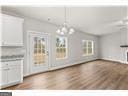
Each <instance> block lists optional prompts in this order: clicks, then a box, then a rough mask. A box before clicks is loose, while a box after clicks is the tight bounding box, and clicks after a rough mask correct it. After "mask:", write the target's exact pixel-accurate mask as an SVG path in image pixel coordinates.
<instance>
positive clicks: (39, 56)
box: [29, 33, 49, 74]
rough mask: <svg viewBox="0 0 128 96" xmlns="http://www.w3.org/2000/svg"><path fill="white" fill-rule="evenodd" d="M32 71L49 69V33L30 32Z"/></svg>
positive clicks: (37, 71)
mask: <svg viewBox="0 0 128 96" xmlns="http://www.w3.org/2000/svg"><path fill="white" fill-rule="evenodd" d="M29 37H30V38H29V39H30V40H29V50H30V56H29V57H30V73H31V74H33V73H39V72H43V71H46V70H48V66H49V56H48V55H49V42H48V41H49V40H48V35H47V34H42V33H30V36H29Z"/></svg>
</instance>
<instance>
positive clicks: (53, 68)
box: [24, 59, 98, 78]
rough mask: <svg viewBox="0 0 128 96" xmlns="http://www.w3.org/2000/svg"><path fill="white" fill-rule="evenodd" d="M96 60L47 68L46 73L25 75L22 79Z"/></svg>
mask: <svg viewBox="0 0 128 96" xmlns="http://www.w3.org/2000/svg"><path fill="white" fill-rule="evenodd" d="M96 60H98V59H93V60H89V61H80V62H75V63H72V64H65V65H60V66H55V67H51V68H49V69H48V70H46V71H42V72H39V73H35V74H29V75H28V74H27V75H25V76H24V78H25V77H29V76H33V75H36V74H40V73H44V72H49V71H53V70H57V69H62V68H66V67H70V66H75V65H80V64H84V63H88V62H92V61H96Z"/></svg>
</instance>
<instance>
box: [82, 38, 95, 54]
mask: <svg viewBox="0 0 128 96" xmlns="http://www.w3.org/2000/svg"><path fill="white" fill-rule="evenodd" d="M82 43H83V45H82V47H83V56H87V55H93V41H91V40H83V41H82Z"/></svg>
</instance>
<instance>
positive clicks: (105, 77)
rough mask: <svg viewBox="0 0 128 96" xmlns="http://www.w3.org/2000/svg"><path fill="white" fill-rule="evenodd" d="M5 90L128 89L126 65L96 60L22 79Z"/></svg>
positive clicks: (127, 67)
mask: <svg viewBox="0 0 128 96" xmlns="http://www.w3.org/2000/svg"><path fill="white" fill-rule="evenodd" d="M6 89H8V90H9V89H11V90H14V89H17V90H22V89H28V90H29V89H53V90H62V89H64V90H65V89H67V90H68V89H69V90H72V89H73V90H84V89H89V90H90V89H92V90H93V89H94V90H99V89H101V90H102V89H107V90H111V89H122V90H125V89H128V65H126V64H121V63H116V62H110V61H104V60H97V61H93V62H88V63H85V64H81V65H75V66H72V67H67V68H63V69H59V70H55V71H50V72H46V73H41V74H36V75H33V76H29V77H26V78H24V82H23V83H22V84H19V85H16V86H12V87H9V88H6Z"/></svg>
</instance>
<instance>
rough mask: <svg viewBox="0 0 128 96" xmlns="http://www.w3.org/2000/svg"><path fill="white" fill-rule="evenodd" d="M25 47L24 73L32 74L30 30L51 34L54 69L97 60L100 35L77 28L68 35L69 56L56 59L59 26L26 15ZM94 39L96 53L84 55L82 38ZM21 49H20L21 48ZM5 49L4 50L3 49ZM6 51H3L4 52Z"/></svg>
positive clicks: (51, 56) (51, 57) (7, 50)
mask: <svg viewBox="0 0 128 96" xmlns="http://www.w3.org/2000/svg"><path fill="white" fill-rule="evenodd" d="M4 13H6V14H11V15H15V16H17V14H14V13H11V12H4ZM24 19H25V20H24V26H23V27H24V28H23V30H24V33H23V34H24V49H25V50H26V54H25V58H24V75H25V76H26V75H29V74H30V62H29V55H28V53H29V52H28V51H29V50H28V49H27V38H28V37H27V33H28V31H37V32H42V33H49V34H50V39H51V40H50V41H51V42H50V50H51V51H50V68H51V69H54V68H56V67H62V66H68V65H71V64H77V63H81V62H86V61H90V60H95V59H97V58H98V37H97V36H93V35H89V34H86V33H84V32H81V31H78V30H75V31H76V32H75V33H74V34H73V35H71V36H69V37H68V58H67V59H63V60H56V58H55V52H56V50H55V48H56V47H55V45H56V44H55V43H56V41H55V40H56V30H57V28H58V26H56V25H54V24H51V23H48V22H41V21H39V20H35V19H33V18H27V17H24ZM83 39H85V40H86V39H87V40H93V41H94V49H95V50H94V55H93V56H89V57H83V56H82V40H83ZM14 49H15V48H12V49H10V48H7V49H6V53H10V52H11V51H12V50H13V52H14ZM21 49H22V48H21ZM21 49H20V50H21ZM3 51H4V50H3ZM4 53H5V52H3V54H4Z"/></svg>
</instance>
